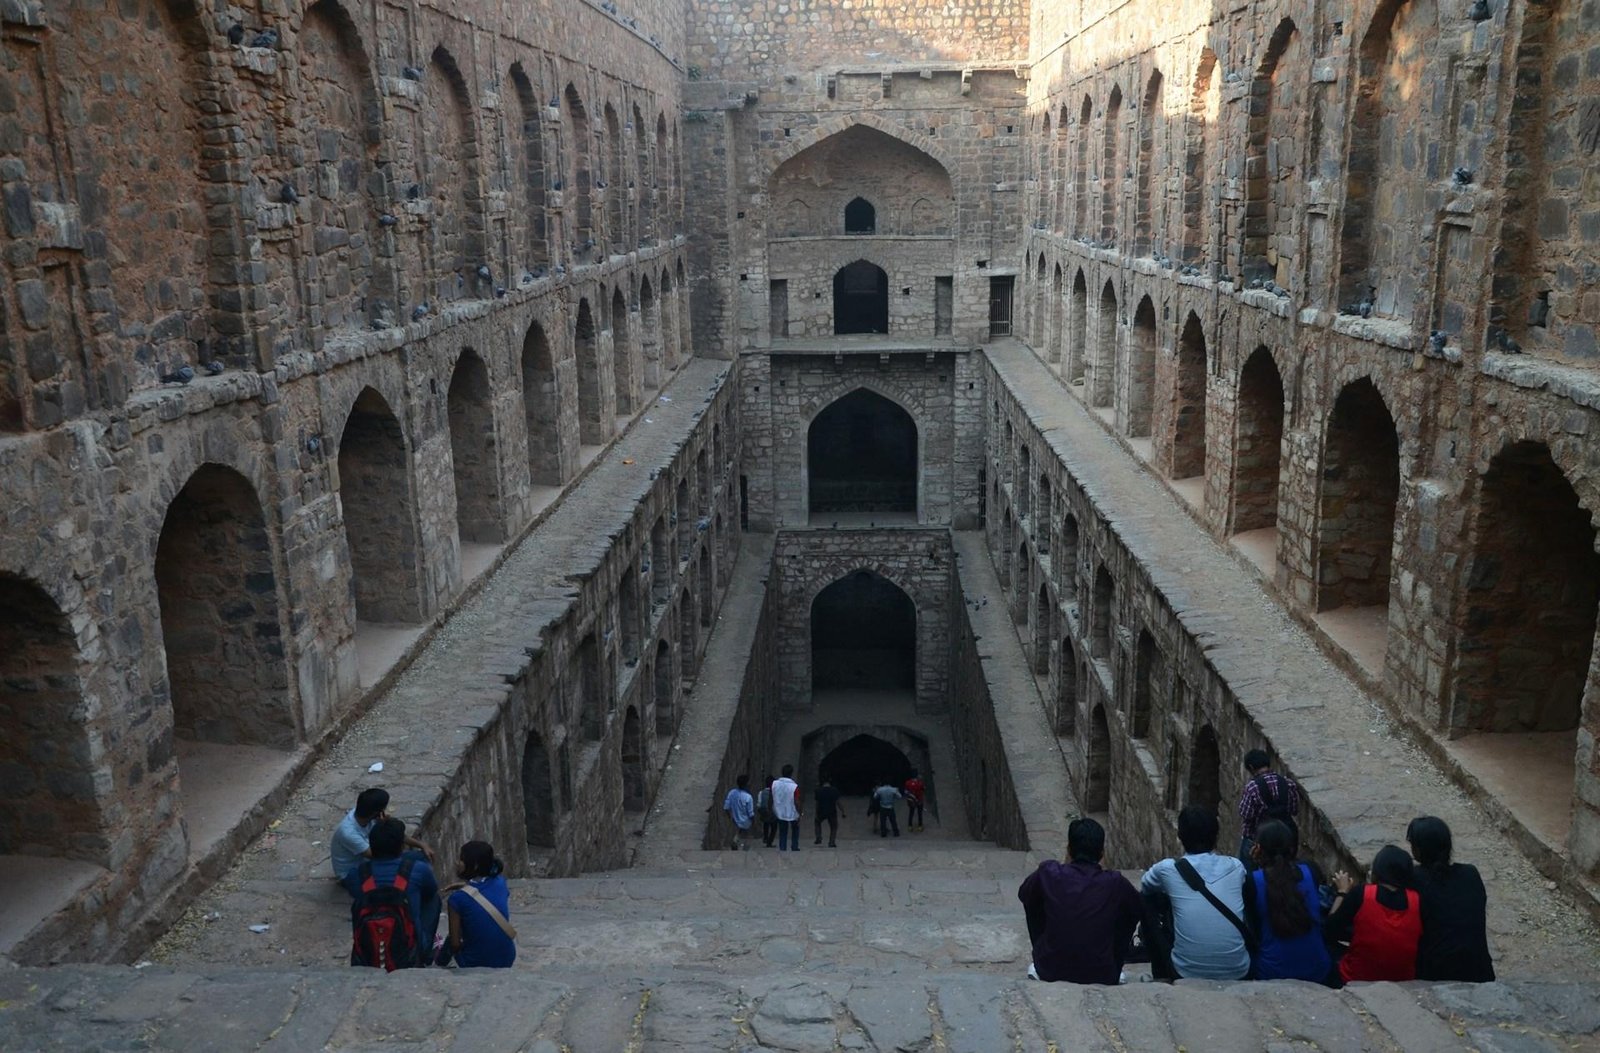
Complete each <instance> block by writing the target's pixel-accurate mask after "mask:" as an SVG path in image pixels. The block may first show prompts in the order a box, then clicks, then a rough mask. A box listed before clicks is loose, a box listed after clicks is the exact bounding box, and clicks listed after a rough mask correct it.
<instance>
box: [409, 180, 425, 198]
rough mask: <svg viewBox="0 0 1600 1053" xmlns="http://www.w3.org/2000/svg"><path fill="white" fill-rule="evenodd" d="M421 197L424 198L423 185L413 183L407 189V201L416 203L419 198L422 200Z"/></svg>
mask: <svg viewBox="0 0 1600 1053" xmlns="http://www.w3.org/2000/svg"><path fill="white" fill-rule="evenodd" d="M421 196H422V184H421V183H412V184H411V185H410V186H408V187H406V200H407V201H415V200H417V199H418V198H420V197H421Z"/></svg>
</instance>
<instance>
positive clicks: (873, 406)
mask: <svg viewBox="0 0 1600 1053" xmlns="http://www.w3.org/2000/svg"><path fill="white" fill-rule="evenodd" d="M806 474H807V492H808V496H809V502H808V507H809V508H810V511H811V514H812V515H814V516H815V515H822V514H829V513H838V512H883V513H901V514H910V515H916V512H917V423H916V421H914V420H912V419H911V414H909V413H907V412H906V411H905V410H904V409H902V408H901V407H900V406H898V405H896V404H895V403H894V402H891V401H890V400H889V399H886V398H884V397H883V396H882V395H879V394H878V393H877V392H875V391H869V390H867V389H866V388H857V389H856V390H855V391H852V392H850V394H848V395H845V396H844V397H843V398H841V399H839V400H838V401H836V402H834V403H833V404H832V405H830V406H829V407H828V408H827V409H825V410H823V411H822V412H821V413H819V414H817V416H816V418H815V419H813V420H812V422H811V428H810V430H809V431H808V432H807V434H806Z"/></svg>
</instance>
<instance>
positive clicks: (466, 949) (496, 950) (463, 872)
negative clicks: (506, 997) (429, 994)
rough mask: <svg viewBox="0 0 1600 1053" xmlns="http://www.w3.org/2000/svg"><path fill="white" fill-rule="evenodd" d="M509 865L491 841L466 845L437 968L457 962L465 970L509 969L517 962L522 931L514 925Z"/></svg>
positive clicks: (448, 903)
mask: <svg viewBox="0 0 1600 1053" xmlns="http://www.w3.org/2000/svg"><path fill="white" fill-rule="evenodd" d="M504 871H505V866H504V865H503V864H502V863H501V862H500V860H498V859H496V858H495V855H494V846H493V845H491V844H489V843H488V842H487V841H468V842H467V843H466V844H464V845H462V846H461V857H460V860H459V861H458V862H457V863H456V876H457V877H459V878H460V879H461V880H460V881H459V882H456V883H455V884H452V885H449V886H447V887H446V888H445V891H446V892H447V893H449V899H447V900H446V901H445V908H446V910H447V911H448V918H449V935H448V936H446V937H445V941H444V946H442V947H440V948H439V954H438V957H437V959H436V960H435V963H434V964H436V965H449V964H450V962H451V960H452V959H454V960H455V963H456V966H457V967H458V968H461V969H472V968H486V969H509V968H510V967H511V966H512V965H513V964H515V963H516V960H517V930H516V929H514V928H512V927H511V890H510V889H509V888H508V887H507V886H506V879H505V877H504V876H503V874H504Z"/></svg>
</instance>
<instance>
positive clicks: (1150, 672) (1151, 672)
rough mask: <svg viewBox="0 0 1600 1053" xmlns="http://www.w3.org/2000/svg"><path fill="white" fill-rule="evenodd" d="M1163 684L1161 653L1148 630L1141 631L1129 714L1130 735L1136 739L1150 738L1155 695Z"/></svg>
mask: <svg viewBox="0 0 1600 1053" xmlns="http://www.w3.org/2000/svg"><path fill="white" fill-rule="evenodd" d="M1160 684H1161V652H1160V651H1159V650H1158V649H1157V648H1156V640H1155V637H1153V636H1151V635H1150V631H1149V630H1148V629H1141V630H1140V631H1139V643H1138V645H1137V647H1136V648H1135V650H1134V659H1133V706H1132V708H1131V710H1130V712H1129V714H1128V734H1129V735H1130V736H1132V737H1133V738H1136V739H1143V738H1149V736H1150V711H1151V709H1153V708H1154V697H1153V696H1154V694H1155V692H1156V691H1157V690H1158V689H1159V687H1160Z"/></svg>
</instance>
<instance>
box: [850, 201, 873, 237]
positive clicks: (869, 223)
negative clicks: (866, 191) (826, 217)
mask: <svg viewBox="0 0 1600 1053" xmlns="http://www.w3.org/2000/svg"><path fill="white" fill-rule="evenodd" d="M844 232H845V233H846V234H876V233H877V232H878V210H877V209H875V208H873V207H872V202H870V201H868V200H867V199H866V198H864V197H858V198H856V199H854V200H853V201H851V202H850V203H849V204H848V205H846V206H845V207H844Z"/></svg>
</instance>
